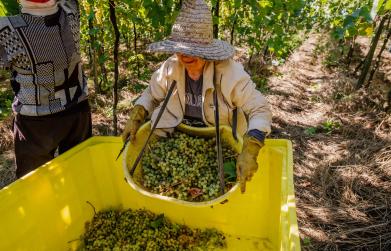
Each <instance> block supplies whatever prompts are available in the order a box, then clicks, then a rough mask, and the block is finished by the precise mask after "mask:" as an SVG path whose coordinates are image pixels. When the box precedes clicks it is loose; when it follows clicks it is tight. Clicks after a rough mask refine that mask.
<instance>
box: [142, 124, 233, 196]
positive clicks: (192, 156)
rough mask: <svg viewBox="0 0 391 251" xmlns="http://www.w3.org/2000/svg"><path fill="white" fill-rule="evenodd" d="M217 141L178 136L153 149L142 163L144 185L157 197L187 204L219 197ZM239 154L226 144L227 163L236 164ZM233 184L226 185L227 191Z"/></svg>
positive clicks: (156, 145)
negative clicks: (161, 196)
mask: <svg viewBox="0 0 391 251" xmlns="http://www.w3.org/2000/svg"><path fill="white" fill-rule="evenodd" d="M215 144H216V140H215V138H211V139H204V138H197V137H192V136H189V135H187V134H184V133H181V132H175V133H174V134H173V135H172V136H171V137H170V138H161V139H160V140H159V141H157V142H155V144H154V145H152V146H150V151H149V152H147V153H146V154H145V156H144V157H143V159H142V162H141V163H142V174H143V176H142V183H143V185H144V187H145V188H146V189H147V190H149V191H151V192H154V193H159V194H161V195H166V196H171V197H174V198H178V199H181V200H187V201H205V200H210V199H214V198H216V197H218V196H219V195H220V193H219V192H220V190H219V178H218V171H217V162H216V159H217V157H216V151H215ZM236 157H237V154H236V153H235V151H233V149H231V148H230V146H229V145H228V144H226V143H225V142H223V158H224V161H226V162H228V161H235V160H236ZM231 186H232V184H227V186H226V188H225V190H226V191H228V190H229V189H230V187H231Z"/></svg>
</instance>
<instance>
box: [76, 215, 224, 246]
mask: <svg viewBox="0 0 391 251" xmlns="http://www.w3.org/2000/svg"><path fill="white" fill-rule="evenodd" d="M85 228H86V231H85V233H84V234H83V236H82V238H81V239H82V244H81V247H83V248H84V249H83V250H209V249H216V248H222V247H225V246H226V243H225V237H224V235H223V234H222V233H221V232H219V231H217V230H215V229H205V230H200V229H190V228H188V227H187V226H185V225H180V224H175V223H171V222H170V220H169V219H167V218H166V217H164V216H163V215H156V214H154V213H152V212H150V211H147V210H144V209H140V210H131V209H128V210H124V211H118V210H106V211H101V212H98V213H97V214H96V215H95V216H94V218H93V219H92V220H91V222H87V223H86V224H85Z"/></svg>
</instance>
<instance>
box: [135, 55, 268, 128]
mask: <svg viewBox="0 0 391 251" xmlns="http://www.w3.org/2000/svg"><path fill="white" fill-rule="evenodd" d="M214 69H216V83H217V89H220V90H218V101H219V113H220V124H221V125H228V126H232V111H233V110H234V108H235V107H237V108H238V121H237V132H238V134H239V135H241V136H243V135H244V134H245V133H246V132H247V131H250V130H252V129H258V130H260V131H263V132H266V133H267V134H269V133H270V125H271V118H272V114H271V112H270V106H269V104H268V102H267V100H266V99H265V97H264V96H263V95H262V94H261V93H260V92H259V91H257V90H256V89H255V84H254V83H253V82H252V80H251V79H250V76H249V75H248V74H247V73H246V72H245V71H244V69H243V66H242V65H241V64H239V63H237V62H235V61H233V60H225V61H218V62H217V61H215V62H207V63H206V65H205V67H204V73H203V87H202V101H203V107H202V108H203V109H202V117H203V120H204V123H205V124H206V125H208V126H214V124H215V123H214V121H215V118H214V104H213V90H214V87H213V77H214V74H213V73H214ZM173 80H176V82H177V86H176V89H174V92H173V94H172V96H171V98H170V101H169V102H168V104H167V108H166V110H165V111H164V113H163V115H162V117H161V119H160V121H159V123H158V125H157V127H156V128H158V129H161V130H158V131H157V134H160V135H162V133H163V134H164V132H172V130H173V128H175V127H176V126H177V125H179V124H180V123H181V122H182V120H183V117H184V111H185V67H184V66H183V65H182V64H181V63H180V62H179V60H178V59H177V57H176V56H172V57H170V58H169V59H168V60H166V61H165V62H164V63H163V65H162V66H161V67H160V69H159V70H157V71H156V72H155V73H154V74H153V75H152V78H151V81H150V84H149V87H148V88H147V89H146V90H145V91H144V92H143V94H142V95H141V97H140V98H139V99H138V100H137V102H136V104H139V105H142V106H143V107H144V108H145V109H146V110H147V111H148V114H149V115H150V117H151V122H152V123H154V121H155V120H156V117H157V115H158V113H159V110H160V107H161V105H162V104H163V100H164V98H165V96H166V94H167V92H168V89H169V87H170V86H171V84H172V82H173Z"/></svg>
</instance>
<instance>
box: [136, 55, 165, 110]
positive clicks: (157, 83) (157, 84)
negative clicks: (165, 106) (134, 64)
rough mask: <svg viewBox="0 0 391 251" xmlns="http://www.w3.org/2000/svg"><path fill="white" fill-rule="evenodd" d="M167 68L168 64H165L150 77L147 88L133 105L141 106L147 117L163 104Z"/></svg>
mask: <svg viewBox="0 0 391 251" xmlns="http://www.w3.org/2000/svg"><path fill="white" fill-rule="evenodd" d="M168 68H169V62H167V61H166V62H165V63H164V64H163V65H162V66H161V67H160V68H159V70H157V71H156V72H155V73H154V74H153V75H152V77H151V80H150V82H149V86H148V88H147V89H145V91H144V92H143V94H142V95H141V97H140V98H139V99H138V100H137V102H136V103H135V105H141V106H143V107H144V109H145V110H146V111H147V112H148V114H149V115H151V114H152V112H153V110H154V109H155V108H156V107H157V106H159V104H160V103H161V102H163V100H164V98H165V97H166V94H167V89H168V85H167V81H166V77H167V75H168V74H167V71H168Z"/></svg>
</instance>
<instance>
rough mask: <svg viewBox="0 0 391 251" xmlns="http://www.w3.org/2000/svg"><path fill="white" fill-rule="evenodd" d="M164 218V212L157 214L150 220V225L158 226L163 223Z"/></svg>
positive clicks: (155, 227)
mask: <svg viewBox="0 0 391 251" xmlns="http://www.w3.org/2000/svg"><path fill="white" fill-rule="evenodd" d="M163 220H164V214H159V215H158V217H157V218H156V219H155V220H154V221H152V222H151V227H152V228H154V229H157V228H159V227H160V226H161V225H163Z"/></svg>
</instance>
